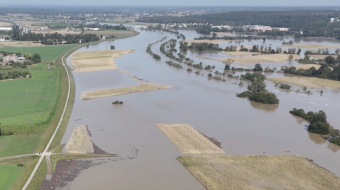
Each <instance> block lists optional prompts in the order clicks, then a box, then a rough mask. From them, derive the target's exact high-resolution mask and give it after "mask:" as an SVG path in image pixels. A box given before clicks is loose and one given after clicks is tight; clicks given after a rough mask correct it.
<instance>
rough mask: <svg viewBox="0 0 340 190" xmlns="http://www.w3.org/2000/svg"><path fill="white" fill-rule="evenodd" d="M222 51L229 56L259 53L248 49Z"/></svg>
mask: <svg viewBox="0 0 340 190" xmlns="http://www.w3.org/2000/svg"><path fill="white" fill-rule="evenodd" d="M222 53H223V54H226V55H231V56H242V55H260V53H258V52H250V51H224V52H222Z"/></svg>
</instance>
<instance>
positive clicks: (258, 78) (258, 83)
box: [237, 65, 279, 104]
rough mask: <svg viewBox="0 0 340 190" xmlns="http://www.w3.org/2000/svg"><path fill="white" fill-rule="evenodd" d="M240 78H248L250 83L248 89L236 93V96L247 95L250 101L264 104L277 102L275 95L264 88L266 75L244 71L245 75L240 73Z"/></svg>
mask: <svg viewBox="0 0 340 190" xmlns="http://www.w3.org/2000/svg"><path fill="white" fill-rule="evenodd" d="M260 66H261V65H260ZM261 68H262V67H261ZM241 79H243V80H250V81H252V83H251V84H249V85H248V88H247V89H248V91H245V92H242V93H240V94H237V97H248V98H249V100H250V101H254V102H259V103H264V104H278V103H279V99H278V98H277V97H276V95H275V94H274V93H271V92H268V91H267V90H266V84H265V83H264V80H265V79H266V76H264V75H262V74H261V73H246V74H245V75H241Z"/></svg>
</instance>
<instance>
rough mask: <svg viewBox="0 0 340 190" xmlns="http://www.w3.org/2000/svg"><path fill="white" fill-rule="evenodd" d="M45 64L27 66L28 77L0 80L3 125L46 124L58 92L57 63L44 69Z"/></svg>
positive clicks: (59, 76) (1, 119)
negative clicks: (53, 66)
mask: <svg viewBox="0 0 340 190" xmlns="http://www.w3.org/2000/svg"><path fill="white" fill-rule="evenodd" d="M46 67H47V65H46V64H38V65H36V66H33V67H31V68H30V69H28V70H29V71H30V72H31V73H32V78H30V79H17V80H9V81H0V89H1V93H0V99H1V100H6V101H0V122H1V125H2V126H18V125H20V126H23V125H26V126H27V125H30V126H32V125H43V124H46V123H47V122H48V120H49V118H50V115H51V113H52V112H53V111H54V105H55V104H56V102H57V99H58V97H59V93H60V85H61V84H60V83H61V80H60V79H61V74H60V69H59V67H56V68H54V69H53V70H46V69H45V68H46Z"/></svg>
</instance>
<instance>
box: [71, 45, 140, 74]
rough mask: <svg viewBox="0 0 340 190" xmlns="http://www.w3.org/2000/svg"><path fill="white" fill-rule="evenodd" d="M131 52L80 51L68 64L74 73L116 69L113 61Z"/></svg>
mask: <svg viewBox="0 0 340 190" xmlns="http://www.w3.org/2000/svg"><path fill="white" fill-rule="evenodd" d="M133 51H134V50H100V51H80V52H77V53H75V54H73V55H72V56H71V59H70V63H71V65H72V67H73V69H74V72H76V73H80V72H91V71H102V70H110V69H117V65H116V64H115V62H114V60H113V59H114V58H117V57H120V56H121V55H124V54H128V53H131V52H133Z"/></svg>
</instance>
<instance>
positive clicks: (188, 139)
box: [156, 124, 224, 154]
mask: <svg viewBox="0 0 340 190" xmlns="http://www.w3.org/2000/svg"><path fill="white" fill-rule="evenodd" d="M156 126H157V127H158V129H159V130H161V131H162V132H163V134H164V135H165V136H167V137H168V138H169V140H170V141H171V142H172V143H173V144H174V145H175V146H176V148H177V149H178V150H179V151H180V152H182V153H183V154H224V151H223V150H222V149H221V148H219V147H218V146H217V145H215V144H214V143H213V142H211V141H210V140H209V139H208V138H206V137H205V136H204V135H202V134H201V133H200V132H198V131H197V130H196V129H194V128H193V127H192V126H190V125H188V124H156Z"/></svg>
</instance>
